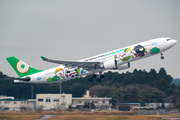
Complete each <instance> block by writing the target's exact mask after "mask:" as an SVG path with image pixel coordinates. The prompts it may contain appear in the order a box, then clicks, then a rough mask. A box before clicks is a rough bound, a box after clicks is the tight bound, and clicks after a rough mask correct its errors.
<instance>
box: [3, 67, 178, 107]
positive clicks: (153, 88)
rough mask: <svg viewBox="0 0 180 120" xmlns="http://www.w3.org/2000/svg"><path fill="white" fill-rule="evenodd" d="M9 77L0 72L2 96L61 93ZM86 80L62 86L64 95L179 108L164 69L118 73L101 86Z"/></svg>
mask: <svg viewBox="0 0 180 120" xmlns="http://www.w3.org/2000/svg"><path fill="white" fill-rule="evenodd" d="M6 77H8V76H7V75H4V74H3V73H2V72H0V78H1V80H0V94H3V95H7V96H14V97H15V98H20V99H22V98H24V99H29V98H31V88H32V86H33V98H35V94H38V93H39V94H40V93H59V92H60V89H59V83H54V84H25V83H14V82H13V81H8V80H4V78H6ZM89 77H90V76H87V77H85V78H77V79H73V80H69V81H67V82H63V83H62V93H63V92H64V93H66V94H72V95H73V97H82V96H83V95H84V94H85V91H86V90H90V95H91V96H92V97H111V98H112V101H111V102H112V103H113V104H114V103H117V102H174V103H175V104H179V100H180V99H179V94H178V92H179V90H180V89H179V87H177V86H176V85H174V84H172V79H173V78H172V77H171V76H170V75H167V73H166V70H165V69H164V68H161V69H160V70H159V71H158V72H156V71H155V70H154V69H151V70H150V72H146V71H145V70H143V71H142V70H136V69H135V70H134V71H133V72H132V73H130V72H126V73H122V74H119V73H117V72H114V73H112V72H110V71H109V72H107V73H105V78H104V79H103V80H102V81H101V82H96V81H95V80H94V81H93V82H88V78H89Z"/></svg>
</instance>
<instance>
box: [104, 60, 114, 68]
mask: <svg viewBox="0 0 180 120" xmlns="http://www.w3.org/2000/svg"><path fill="white" fill-rule="evenodd" d="M103 68H105V69H117V61H116V60H115V59H111V60H108V61H106V62H104V63H103Z"/></svg>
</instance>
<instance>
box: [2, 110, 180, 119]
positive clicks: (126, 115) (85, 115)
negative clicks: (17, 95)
mask: <svg viewBox="0 0 180 120" xmlns="http://www.w3.org/2000/svg"><path fill="white" fill-rule="evenodd" d="M43 115H56V116H54V117H53V118H50V119H49V120H72V119H73V120H162V118H161V117H180V113H176V114H164V115H159V117H157V115H135V114H134V112H122V111H112V112H110V113H108V112H106V111H94V112H86V111H82V112H81V111H51V112H47V111H35V112H30V111H27V112H13V111H11V112H0V120H5V119H6V120H37V119H38V118H41V117H42V116H43Z"/></svg>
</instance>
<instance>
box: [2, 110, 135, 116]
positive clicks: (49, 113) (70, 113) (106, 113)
mask: <svg viewBox="0 0 180 120" xmlns="http://www.w3.org/2000/svg"><path fill="white" fill-rule="evenodd" d="M0 115H134V112H124V111H112V112H110V113H108V112H107V111H94V112H87V111H82V112H81V111H50V112H49V111H35V112H32V111H24V112H16V111H9V112H0Z"/></svg>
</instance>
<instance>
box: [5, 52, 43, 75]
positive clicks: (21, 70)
mask: <svg viewBox="0 0 180 120" xmlns="http://www.w3.org/2000/svg"><path fill="white" fill-rule="evenodd" d="M6 60H7V61H8V62H9V64H10V65H11V66H12V67H13V69H14V70H15V71H16V73H17V74H18V75H19V77H24V76H28V75H32V74H35V73H38V72H42V71H43V70H37V69H35V68H33V67H31V66H29V65H28V64H26V63H25V62H23V61H21V60H19V59H17V58H16V57H14V56H12V57H9V58H6Z"/></svg>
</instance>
